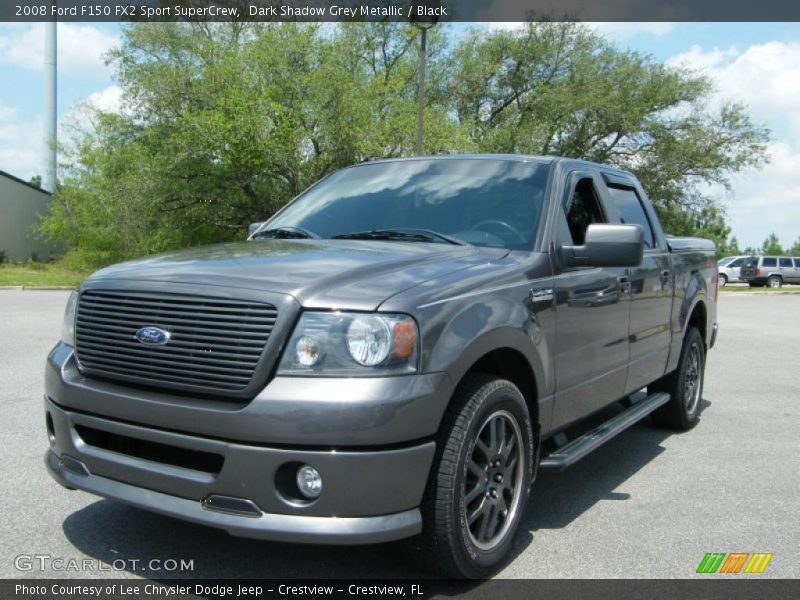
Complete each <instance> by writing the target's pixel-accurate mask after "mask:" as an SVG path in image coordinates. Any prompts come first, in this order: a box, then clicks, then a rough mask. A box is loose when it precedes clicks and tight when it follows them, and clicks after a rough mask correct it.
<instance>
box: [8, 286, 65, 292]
mask: <svg viewBox="0 0 800 600" xmlns="http://www.w3.org/2000/svg"><path fill="white" fill-rule="evenodd" d="M74 289H75V286H74V285H0V291H2V290H8V291H15V292H35V291H41V292H53V291H64V290H74Z"/></svg>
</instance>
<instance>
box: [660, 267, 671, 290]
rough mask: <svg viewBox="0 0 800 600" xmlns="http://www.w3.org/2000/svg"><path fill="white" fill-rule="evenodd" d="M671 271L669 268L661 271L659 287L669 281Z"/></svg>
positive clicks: (667, 283)
mask: <svg viewBox="0 0 800 600" xmlns="http://www.w3.org/2000/svg"><path fill="white" fill-rule="evenodd" d="M671 276H672V272H671V271H670V270H669V269H664V270H663V271H661V287H667V286H668V285H669V284H670V281H671Z"/></svg>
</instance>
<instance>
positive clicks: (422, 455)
mask: <svg viewBox="0 0 800 600" xmlns="http://www.w3.org/2000/svg"><path fill="white" fill-rule="evenodd" d="M45 391H46V395H45V399H44V401H45V410H46V413H47V417H48V419H47V420H48V428H49V429H50V431H51V436H50V445H51V447H50V450H49V451H48V453H47V456H46V463H47V466H48V469H49V471H50V474H51V475H52V476H53V478H54V479H56V480H57V481H58V482H59V483H61V484H62V485H64V486H66V487H69V488H78V489H82V490H85V491H88V492H91V493H94V494H98V495H100V496H104V497H107V498H111V499H114V500H118V501H121V502H124V503H127V504H130V505H133V506H137V507H141V508H145V509H148V510H152V511H155V512H158V513H162V514H167V515H170V516H174V517H178V518H181V519H185V520H188V521H193V522H196V523H204V524H206V525H210V526H213V527H218V528H222V529H225V530H227V531H228V532H230V533H231V534H233V535H239V536H245V537H255V538H262V539H271V540H284V541H296V542H311V543H335V544H342V543H354V544H355V543H373V542H384V541H389V540H393V539H399V538H403V537H408V536H411V535H415V534H416V533H418V532H419V531H420V529H421V519H420V513H419V509H418V507H419V505H420V503H421V501H422V495H423V493H424V491H425V486H426V483H427V480H428V473H429V471H430V468H431V464H432V462H433V455H434V451H435V444H434V442H433V441H432V439H433V437H434V434H435V432H436V429H437V428H438V425H439V422H440V419H441V413H442V412H443V411H444V408H445V406H446V404H447V400H448V399H449V397H450V395H451V393H452V383H451V381H450V379H449V377H447V375H445V374H444V373H434V374H430V375H419V376H408V377H405V376H404V377H387V378H374V379H349V380H348V379H324V380H323V379H314V380H312V378H275V379H273V381H272V382H271V383H270V384H269V385H267V387H266V388H265V389H264V390H263V391H262V392H261V393H260V394H259V395H258V396H257V397H256V398H254V399H253V400H251V401H250V402H248V403H237V402H230V401H224V400H213V399H203V398H197V399H195V398H190V397H186V396H179V395H174V394H168V393H164V392H159V391H153V390H147V391H145V390H140V389H136V388H132V387H127V386H122V385H118V384H114V383H110V382H105V381H100V380H95V379H91V378H86V377H84V376H83V375H81V373H80V372H79V371H78V369H77V366H76V364H75V360H74V356H73V352H72V348H70V347H69V346H65V345H63V344H59V345H58V346H56V348H55V349H54V350H53V352H52V353H51V354H50V356H49V358H48V364H47V367H46V371H45ZM303 464H309V465H311V466H313V467H314V468H316V469H317V470H318V471H319V473H320V474H321V476H322V480H323V493H322V495H321V496H320V497H319V498H318V499H316V500H314V501H307V500H303V499H301V498H299V497H297V496H294V497H292V496H291V495H290V494H289V495H287V494H286V493H285V483H286V481H287V480H290V481H293V480H294V479H293V476H290V477H287V473H288V474H289V475H292V474H293V473H295V472H296V469H297V468H298V467H299V466H300V465H303ZM282 485H283V487H281V486H282ZM214 498H222V499H223V500H224V502H229V501H230V502H234V503H238V504H237V506H242V505H244V506H246V507H247V506H249V507H251V508H252V510H251V511H250V512H249V513H248V514H243V513H242V512H237V511H236V510H234V511H227V512H221V511H220V508H221V507H220V506H217V505H215V503H214V502H211V501H210V499H214ZM222 508H223V509H224V507H222Z"/></svg>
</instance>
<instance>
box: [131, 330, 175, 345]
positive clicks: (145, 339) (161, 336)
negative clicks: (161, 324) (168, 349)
mask: <svg viewBox="0 0 800 600" xmlns="http://www.w3.org/2000/svg"><path fill="white" fill-rule="evenodd" d="M133 337H134V339H136V340H138V341H139V342H141V343H142V344H144V345H145V346H163V345H164V344H166V343H167V342H168V341H169V331H164V330H163V329H159V328H158V327H142V328H141V329H140V330H139V331H137V332H136V333H135V334H134V336H133Z"/></svg>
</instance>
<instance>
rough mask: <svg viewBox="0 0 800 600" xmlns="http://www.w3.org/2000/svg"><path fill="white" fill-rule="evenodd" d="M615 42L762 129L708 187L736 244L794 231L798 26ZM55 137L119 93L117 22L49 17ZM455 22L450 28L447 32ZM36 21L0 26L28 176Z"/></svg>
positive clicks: (680, 31) (645, 34)
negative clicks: (53, 33) (764, 136)
mask: <svg viewBox="0 0 800 600" xmlns="http://www.w3.org/2000/svg"><path fill="white" fill-rule="evenodd" d="M591 25H592V27H594V28H595V29H596V30H597V31H598V32H600V33H601V34H602V35H604V36H606V37H607V38H608V39H609V40H610V41H612V42H613V43H615V44H616V45H618V46H620V47H623V48H631V49H633V50H637V51H640V52H644V53H648V54H651V55H653V56H654V57H655V58H657V59H659V60H662V61H665V62H666V63H667V64H671V65H682V66H686V67H689V68H691V69H695V70H697V71H698V72H700V73H704V74H706V75H708V76H709V77H711V78H712V79H713V80H714V82H715V84H716V90H717V91H716V93H715V97H714V98H712V100H711V106H714V105H715V104H717V105H718V104H719V103H721V102H722V101H723V100H735V101H738V102H742V103H744V104H745V105H747V106H748V110H749V113H750V115H751V116H752V118H753V119H754V120H755V121H756V123H759V124H763V125H766V126H767V127H768V128H769V129H770V130H771V131H772V134H771V141H770V142H769V144H768V148H767V150H768V155H769V157H770V162H769V163H768V164H767V165H766V166H764V167H763V168H761V169H760V170H748V171H745V172H742V173H740V174H737V175H736V176H734V178H733V186H732V187H733V189H732V191H731V192H730V193H728V192H726V191H724V190H722V189H719V190H714V193H716V194H718V195H719V196H720V197H721V198H722V199H723V202H724V204H725V206H726V208H727V212H728V218H729V224H730V226H731V228H732V229H733V234H734V235H735V236H736V238H737V239H738V241H739V244H740V246H741V247H743V248H744V247H745V246H754V247H758V246H760V245H761V244H762V242H763V241H764V239H765V238H766V237H767V236H768V235H769V234H770V233H773V232H774V233H776V234H777V235H778V238H779V239H780V241H781V242H782V243H783V245H784V246H791V245H792V244H793V243H794V241H795V240H797V239H798V237H800V201H799V200H800V193H798V192H797V191H796V190H797V184H796V183H795V178H796V177H798V174H800V24H798V23H594V24H591ZM58 27H59V41H58V77H59V81H58V117H59V130H60V135H63V133H62V132H63V129H64V126H65V124H66V123H68V122H69V121H70V120H71V119H74V118H75V115H76V107H78V106H79V105H80V104H82V103H85V102H90V103H92V104H94V105H95V106H97V107H99V108H102V109H106V110H116V109H118V108H119V102H120V90H119V88H118V87H117V86H116V85H115V82H114V72H113V68H112V67H110V66H108V65H106V62H105V59H104V56H105V55H106V53H107V52H108V51H109V50H111V49H113V48H114V47H116V46H117V45H118V44H119V41H120V28H119V25H117V24H114V23H109V24H85V23H59V26H58ZM464 28H465V25H464V24H456V25H450V26H449V31H450V34H451V35H454V36H458V35H461V33H462V32H463V31H464ZM43 53H44V26H43V25H42V24H30V23H27V24H26V23H22V24H5V23H2V24H0V170H3V171H6V172H8V173H11V174H13V175H16V176H17V177H21V178H23V179H29V178H30V177H32V176H33V175H36V174H40V173H42V172H43V168H42V164H43V160H42V157H43V147H44V146H43V141H42V123H43V115H42V110H43V89H44V81H43V67H42V64H43Z"/></svg>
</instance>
